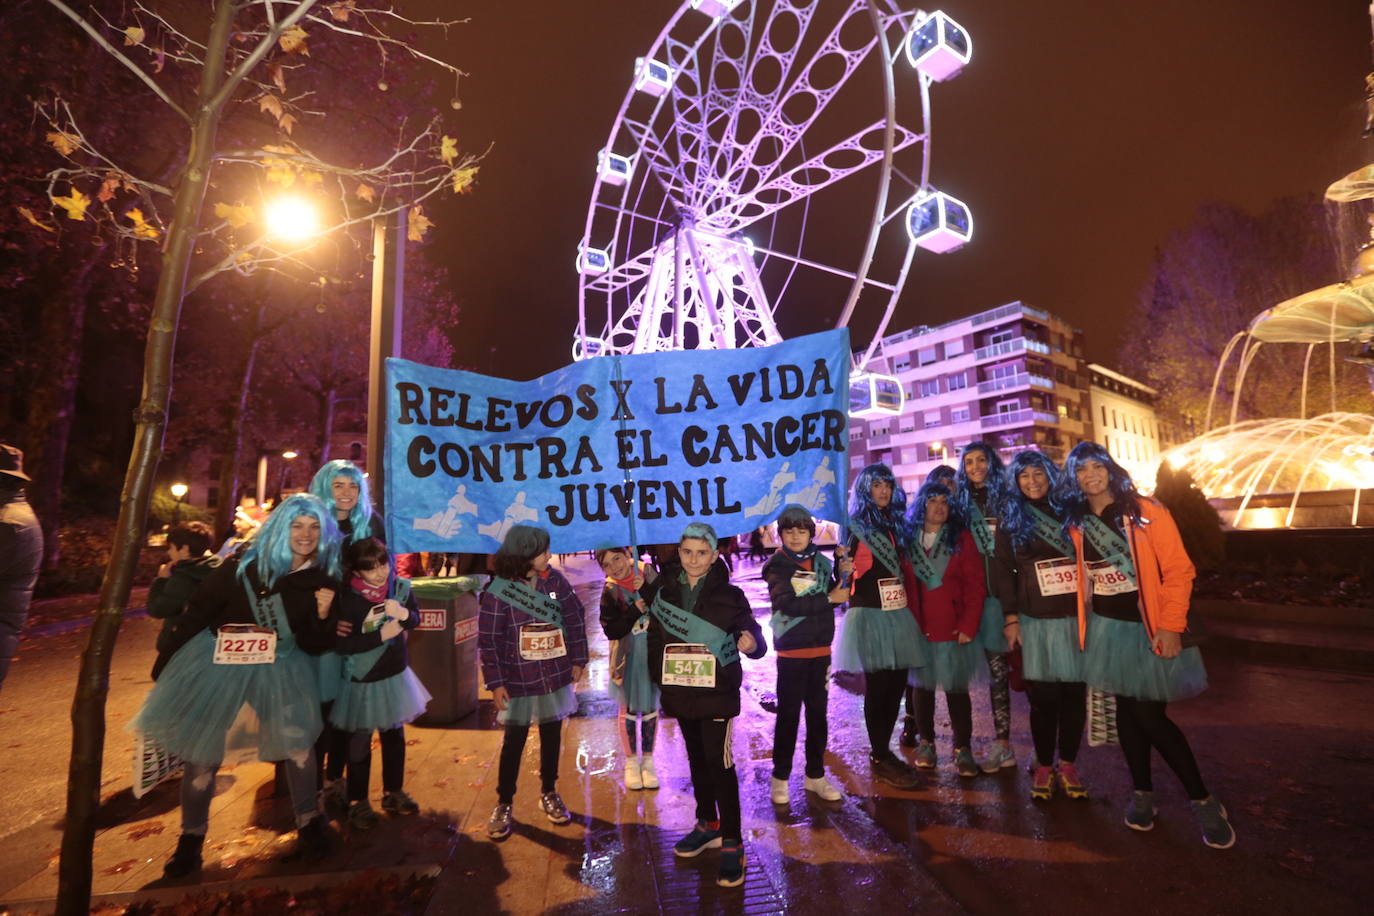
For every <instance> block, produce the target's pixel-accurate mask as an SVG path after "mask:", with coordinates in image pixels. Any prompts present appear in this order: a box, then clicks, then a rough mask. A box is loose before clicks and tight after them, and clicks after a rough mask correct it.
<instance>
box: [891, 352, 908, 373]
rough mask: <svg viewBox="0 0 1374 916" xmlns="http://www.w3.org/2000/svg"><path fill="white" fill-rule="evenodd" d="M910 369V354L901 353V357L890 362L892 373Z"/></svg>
mask: <svg viewBox="0 0 1374 916" xmlns="http://www.w3.org/2000/svg"><path fill="white" fill-rule="evenodd" d="M910 368H911V354H910V353H903V354H902V355H901V356H898V357H896V358H895V359H893V360H892V371H893V372H905V371H906V370H908V369H910Z"/></svg>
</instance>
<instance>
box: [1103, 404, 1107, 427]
mask: <svg viewBox="0 0 1374 916" xmlns="http://www.w3.org/2000/svg"><path fill="white" fill-rule="evenodd" d="M1102 425H1103V426H1106V425H1107V405H1106V404H1103V405H1102Z"/></svg>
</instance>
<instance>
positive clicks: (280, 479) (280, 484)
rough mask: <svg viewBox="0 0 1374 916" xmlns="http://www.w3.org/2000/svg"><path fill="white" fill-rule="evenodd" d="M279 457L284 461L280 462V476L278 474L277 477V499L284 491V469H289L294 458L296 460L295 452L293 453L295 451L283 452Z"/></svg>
mask: <svg viewBox="0 0 1374 916" xmlns="http://www.w3.org/2000/svg"><path fill="white" fill-rule="evenodd" d="M281 456H282V458H284V459H285V460H284V461H282V463H281V474H279V475H278V476H277V496H278V498H280V496H281V493H282V491H283V490H285V489H286V469H287V468H288V467H290V465H291V462H292V461H293V460H295V458H296V451H295V449H287V450H286V451H284V452H282V453H281Z"/></svg>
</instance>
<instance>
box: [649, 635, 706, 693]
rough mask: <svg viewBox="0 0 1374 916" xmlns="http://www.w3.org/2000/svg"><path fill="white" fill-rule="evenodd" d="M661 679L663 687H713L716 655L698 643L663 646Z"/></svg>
mask: <svg viewBox="0 0 1374 916" xmlns="http://www.w3.org/2000/svg"><path fill="white" fill-rule="evenodd" d="M662 681H663V685H664V686H665V687H714V686H716V657H715V656H714V655H712V654H711V650H710V649H708V648H706V647H705V646H703V645H701V644H699V643H678V644H674V645H671V646H664V647H663V675H662Z"/></svg>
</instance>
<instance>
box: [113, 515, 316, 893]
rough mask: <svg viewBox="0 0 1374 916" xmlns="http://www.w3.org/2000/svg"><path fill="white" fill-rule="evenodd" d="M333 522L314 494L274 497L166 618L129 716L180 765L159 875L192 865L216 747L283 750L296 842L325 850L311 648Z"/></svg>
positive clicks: (261, 755) (216, 764) (264, 755)
mask: <svg viewBox="0 0 1374 916" xmlns="http://www.w3.org/2000/svg"><path fill="white" fill-rule="evenodd" d="M339 575H340V570H339V529H338V527H337V526H335V524H334V519H333V515H332V513H331V512H330V511H329V510H328V509H327V508H326V507H325V505H324V503H322V502H320V501H319V500H318V499H316V498H315V497H313V496H310V495H307V494H303V493H301V494H297V495H295V496H291V497H289V498H288V499H286V500H284V501H283V502H282V503H281V505H280V506H278V507H277V508H276V510H275V511H274V512H273V513H272V514H271V515H270V516H268V518H267V521H266V522H265V523H264V524H263V526H262V530H261V531H259V532H258V535H257V537H255V538H254V539H253V541H252V542H251V543H250V544H249V546H248V549H247V550H246V551H245V552H244V554H243V556H242V558H241V559H236V558H232V557H231V558H229V559H227V560H225V561H224V562H223V563H222V564H220V566H219V567H218V568H217V569H216V570H215V571H214V572H212V573H211V574H210V575H209V576H208V577H207V578H206V580H205V582H204V583H203V584H202V585H201V587H200V588H199V589H198V590H197V591H196V593H195V594H194V595H193V596H192V597H191V600H190V602H189V603H188V604H187V607H186V610H185V611H184V612H183V613H182V614H181V616H180V617H178V618H177V620H176V622H175V624H174V626H173V629H172V633H171V638H170V640H169V644H168V646H167V648H166V651H165V652H164V653H162V654H161V655H160V656H159V658H158V664H157V666H156V667H155V668H154V669H153V677H154V679H155V681H156V683H155V684H154V685H153V689H152V691H151V692H150V693H149V694H148V698H147V699H146V700H145V701H144V703H143V707H142V708H141V709H140V710H139V711H138V714H137V715H136V716H135V717H134V720H133V722H131V723H130V725H129V728H130V730H131V731H134V732H137V733H139V734H141V735H143V736H144V737H145V738H147V739H149V740H152V741H155V742H157V743H158V744H159V745H161V746H162V747H163V748H164V749H166V750H167V751H168V752H169V753H172V754H175V755H176V756H178V757H180V758H181V759H182V760H183V761H185V764H186V772H185V775H183V776H182V779H181V838H180V840H179V841H178V842H177V848H176V852H175V853H174V854H173V856H172V858H171V859H170V860H169V861H168V862H167V865H166V867H165V869H164V874H165V875H166V876H167V877H169V878H180V877H185V876H186V875H189V874H191V873H192V872H194V871H196V870H197V869H199V868H200V866H201V848H202V846H203V845H204V843H205V833H206V829H207V827H208V825H209V818H210V802H211V799H212V798H213V797H214V794H215V774H216V772H218V770H219V768H220V765H221V764H222V763H223V762H224V759H225V757H226V755H232V756H233V757H234V759H235V760H239V759H246V758H247V757H249V756H254V755H255V756H256V757H257V758H258V759H261V760H284V761H287V764H286V768H285V769H286V781H287V785H288V787H289V788H290V791H291V802H292V806H293V807H294V808H295V812H296V826H297V828H298V829H299V832H300V842H301V847H302V851H303V852H304V853H305V855H306V856H307V857H311V858H321V857H323V856H324V855H325V854H326V853H327V852H328V848H329V838H328V833H327V830H326V825H325V821H324V820H323V818H321V817H320V816H319V813H318V805H317V800H316V772H315V755H314V744H315V739H316V737H317V736H318V735H319V734H320V729H321V727H322V724H323V723H322V721H321V719H320V696H319V688H318V685H317V683H316V678H315V666H314V664H313V662H312V657H313V656H315V655H318V654H319V653H321V652H323V651H326V650H328V649H329V648H331V647H332V646H333V644H334V621H333V620H332V619H331V617H330V609H331V606H332V604H333V601H334V595H335V593H336V591H337V590H338V589H339V588H340V585H339Z"/></svg>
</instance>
